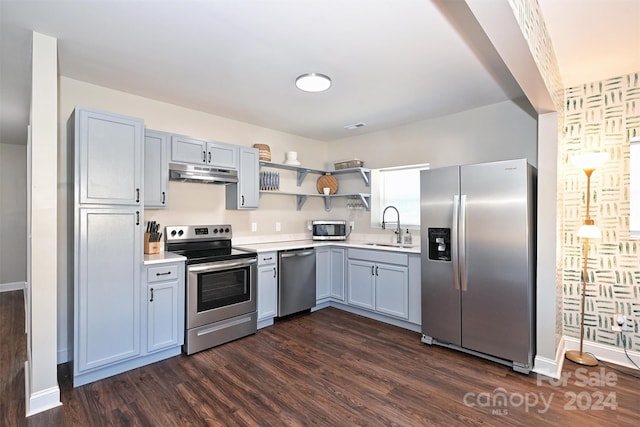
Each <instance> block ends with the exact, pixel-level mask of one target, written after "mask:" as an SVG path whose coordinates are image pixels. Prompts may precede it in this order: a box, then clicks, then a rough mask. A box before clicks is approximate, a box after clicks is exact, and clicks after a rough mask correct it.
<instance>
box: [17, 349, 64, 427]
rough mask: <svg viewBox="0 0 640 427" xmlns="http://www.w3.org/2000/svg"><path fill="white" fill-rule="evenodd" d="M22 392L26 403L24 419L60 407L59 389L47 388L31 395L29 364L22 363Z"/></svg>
mask: <svg viewBox="0 0 640 427" xmlns="http://www.w3.org/2000/svg"><path fill="white" fill-rule="evenodd" d="M24 391H25V394H26V396H25V402H26V414H25V416H26V417H30V416H31V415H35V414H38V413H40V412H44V411H47V410H49V409H53V408H56V407H58V406H61V405H62V402H61V401H60V387H58V386H55V387H49V388H47V389H45V390H40V391H37V392H35V393H31V378H30V371H29V362H28V361H27V362H24Z"/></svg>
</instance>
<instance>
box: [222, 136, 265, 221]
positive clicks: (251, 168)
mask: <svg viewBox="0 0 640 427" xmlns="http://www.w3.org/2000/svg"><path fill="white" fill-rule="evenodd" d="M239 152H240V167H239V168H238V183H237V184H229V185H227V186H226V188H225V198H226V208H227V209H257V208H258V204H259V202H260V190H259V188H258V185H259V182H258V181H259V178H258V176H259V167H260V165H259V160H258V155H259V152H258V150H257V149H256V148H244V147H243V148H240V150H239Z"/></svg>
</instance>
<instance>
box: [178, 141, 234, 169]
mask: <svg viewBox="0 0 640 427" xmlns="http://www.w3.org/2000/svg"><path fill="white" fill-rule="evenodd" d="M171 161H172V162H179V163H191V164H200V165H207V166H215V167H219V168H223V169H237V168H238V146H236V145H232V144H225V143H223V142H214V141H206V140H204V139H198V138H192V137H189V136H180V135H172V136H171Z"/></svg>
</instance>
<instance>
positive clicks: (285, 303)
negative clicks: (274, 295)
mask: <svg viewBox="0 0 640 427" xmlns="http://www.w3.org/2000/svg"><path fill="white" fill-rule="evenodd" d="M278 273H279V279H278V317H282V316H287V315H289V314H293V313H297V312H299V311H303V310H308V309H310V308H311V307H313V306H314V305H316V250H315V249H314V248H304V249H295V250H288V251H280V252H278Z"/></svg>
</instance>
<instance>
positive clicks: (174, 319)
mask: <svg viewBox="0 0 640 427" xmlns="http://www.w3.org/2000/svg"><path fill="white" fill-rule="evenodd" d="M145 270H146V274H145V277H146V278H147V285H146V289H145V291H146V292H145V294H146V295H145V301H146V307H147V328H146V329H147V339H146V341H147V346H146V351H147V353H152V352H155V351H158V350H163V349H166V348H168V347H174V346H181V345H182V344H183V342H184V263H174V264H163V265H159V266H148V267H145Z"/></svg>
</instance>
